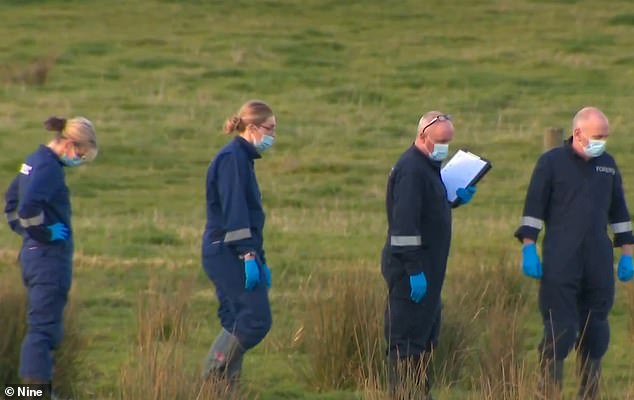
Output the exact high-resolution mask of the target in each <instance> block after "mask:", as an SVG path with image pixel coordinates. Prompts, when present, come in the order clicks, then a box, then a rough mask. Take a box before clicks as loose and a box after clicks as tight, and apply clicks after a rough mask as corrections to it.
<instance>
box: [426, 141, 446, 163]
mask: <svg viewBox="0 0 634 400" xmlns="http://www.w3.org/2000/svg"><path fill="white" fill-rule="evenodd" d="M448 155H449V144H447V143H434V151H432V152H431V154H430V155H429V157H430V158H431V159H432V160H434V161H442V160H444V159H445V158H447V156H448Z"/></svg>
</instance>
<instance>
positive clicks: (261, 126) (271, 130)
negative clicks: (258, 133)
mask: <svg viewBox="0 0 634 400" xmlns="http://www.w3.org/2000/svg"><path fill="white" fill-rule="evenodd" d="M259 127H260V128H264V129H266V130H267V131H269V132H275V125H273V126H266V125H260V126H259Z"/></svg>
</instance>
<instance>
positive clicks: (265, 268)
mask: <svg viewBox="0 0 634 400" xmlns="http://www.w3.org/2000/svg"><path fill="white" fill-rule="evenodd" d="M262 270H263V271H264V283H265V284H266V287H267V288H269V289H270V288H271V270H270V269H269V267H268V265H266V264H262Z"/></svg>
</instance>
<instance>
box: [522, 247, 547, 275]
mask: <svg viewBox="0 0 634 400" xmlns="http://www.w3.org/2000/svg"><path fill="white" fill-rule="evenodd" d="M522 270H523V271H524V275H526V276H528V277H529V278H533V279H541V277H542V275H543V272H542V263H541V261H540V260H539V256H538V255H537V246H535V243H526V244H524V246H523V247H522Z"/></svg>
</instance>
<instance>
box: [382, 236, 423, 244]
mask: <svg viewBox="0 0 634 400" xmlns="http://www.w3.org/2000/svg"><path fill="white" fill-rule="evenodd" d="M421 243H422V240H421V238H420V236H390V245H392V246H420V245H421Z"/></svg>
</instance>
